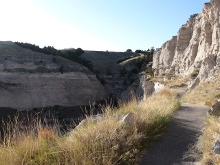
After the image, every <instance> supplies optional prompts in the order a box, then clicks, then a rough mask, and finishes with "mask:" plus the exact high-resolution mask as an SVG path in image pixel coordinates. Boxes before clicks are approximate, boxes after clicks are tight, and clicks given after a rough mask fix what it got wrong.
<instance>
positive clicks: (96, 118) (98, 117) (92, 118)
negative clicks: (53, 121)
mask: <svg viewBox="0 0 220 165" xmlns="http://www.w3.org/2000/svg"><path fill="white" fill-rule="evenodd" d="M104 118H105V115H103V114H97V115H93V116H90V117H89V118H85V119H83V120H82V121H81V122H80V123H79V124H78V125H77V126H76V128H75V129H77V128H80V127H82V126H83V125H85V124H87V123H88V122H89V121H91V122H94V123H96V122H98V121H101V120H103V119H104Z"/></svg>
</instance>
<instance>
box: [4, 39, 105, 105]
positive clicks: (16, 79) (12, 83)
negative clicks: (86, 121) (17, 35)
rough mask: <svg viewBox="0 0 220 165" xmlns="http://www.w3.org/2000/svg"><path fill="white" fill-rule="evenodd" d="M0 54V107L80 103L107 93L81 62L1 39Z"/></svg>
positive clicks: (101, 97) (94, 99)
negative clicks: (32, 49)
mask: <svg viewBox="0 0 220 165" xmlns="http://www.w3.org/2000/svg"><path fill="white" fill-rule="evenodd" d="M0 54H1V56H0V76H1V80H0V107H10V108H15V109H32V108H40V107H46V106H54V105H61V106H80V105H88V104H89V102H90V101H91V102H93V101H96V100H100V99H103V98H105V96H106V95H105V91H104V88H103V87H102V85H101V83H100V82H99V81H98V80H97V79H96V76H95V75H94V74H93V73H92V72H91V71H89V70H88V69H87V68H86V67H84V66H82V65H80V64H78V63H75V62H72V61H70V60H67V59H64V58H62V57H59V56H53V55H46V54H43V53H38V52H33V51H31V50H29V49H24V48H22V47H20V46H18V45H16V44H14V43H12V42H0ZM79 91H80V92H79Z"/></svg>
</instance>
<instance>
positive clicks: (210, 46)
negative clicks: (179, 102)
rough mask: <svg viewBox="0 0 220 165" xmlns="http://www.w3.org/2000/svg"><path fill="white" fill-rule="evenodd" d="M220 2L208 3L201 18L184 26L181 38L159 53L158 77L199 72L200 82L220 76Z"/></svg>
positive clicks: (155, 65)
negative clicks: (218, 74) (218, 73)
mask: <svg viewBox="0 0 220 165" xmlns="http://www.w3.org/2000/svg"><path fill="white" fill-rule="evenodd" d="M219 15H220V1H219V0H211V2H210V3H205V4H204V9H203V10H202V12H201V13H200V14H198V15H193V16H191V18H190V19H189V20H188V21H187V23H186V24H184V25H182V27H181V28H180V30H179V32H178V35H177V36H174V37H173V38H172V39H171V40H170V41H167V42H166V43H165V44H164V45H163V46H162V47H161V49H159V50H158V51H156V52H155V54H154V59H153V68H154V69H155V75H156V76H159V75H165V74H175V75H190V74H191V73H193V72H195V71H198V72H199V75H198V77H199V78H200V79H206V78H208V77H210V76H212V75H214V74H217V72H218V71H219V66H220V53H219V46H220V19H219Z"/></svg>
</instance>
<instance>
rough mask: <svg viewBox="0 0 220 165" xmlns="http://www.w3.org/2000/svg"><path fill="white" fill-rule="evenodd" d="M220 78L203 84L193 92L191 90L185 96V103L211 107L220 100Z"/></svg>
mask: <svg viewBox="0 0 220 165" xmlns="http://www.w3.org/2000/svg"><path fill="white" fill-rule="evenodd" d="M219 82H220V77H217V78H215V79H214V80H213V81H210V82H203V83H201V84H200V85H199V86H197V87H196V88H194V89H193V90H189V91H187V92H186V94H185V95H184V96H183V98H182V100H183V101H184V102H188V103H192V104H202V105H207V106H211V105H212V103H214V102H215V101H216V100H217V99H219V98H220V83H219Z"/></svg>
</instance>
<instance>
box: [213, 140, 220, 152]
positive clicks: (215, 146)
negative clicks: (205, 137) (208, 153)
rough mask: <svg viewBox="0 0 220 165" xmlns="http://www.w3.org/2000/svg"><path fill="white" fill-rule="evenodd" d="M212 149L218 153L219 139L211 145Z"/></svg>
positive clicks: (219, 147)
mask: <svg viewBox="0 0 220 165" xmlns="http://www.w3.org/2000/svg"><path fill="white" fill-rule="evenodd" d="M212 150H213V152H214V153H215V154H220V140H217V141H216V142H215V144H214V146H213V147H212Z"/></svg>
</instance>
